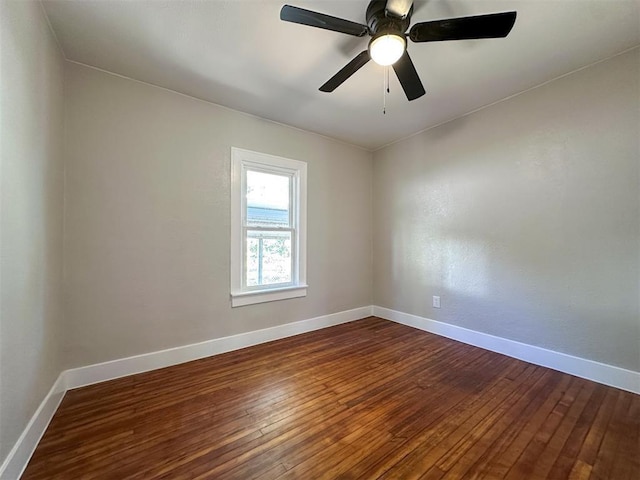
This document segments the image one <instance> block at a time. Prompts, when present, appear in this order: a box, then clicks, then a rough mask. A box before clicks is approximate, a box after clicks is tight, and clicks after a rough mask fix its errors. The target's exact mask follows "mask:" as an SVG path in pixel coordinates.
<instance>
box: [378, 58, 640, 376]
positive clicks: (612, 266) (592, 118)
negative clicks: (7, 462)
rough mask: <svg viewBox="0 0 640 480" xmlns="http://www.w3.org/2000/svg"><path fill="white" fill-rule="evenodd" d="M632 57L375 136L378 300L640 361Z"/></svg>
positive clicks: (609, 359)
mask: <svg viewBox="0 0 640 480" xmlns="http://www.w3.org/2000/svg"><path fill="white" fill-rule="evenodd" d="M639 57H640V50H639V49H635V50H633V51H631V52H629V53H626V54H623V55H620V56H617V57H615V58H613V59H610V60H608V61H605V62H602V63H600V64H597V65H595V66H592V67H589V68H586V69H584V70H581V71H579V72H576V73H574V74H572V75H569V76H567V77H564V78H561V79H558V80H556V81H554V82H551V83H548V84H546V85H544V86H541V87H539V88H537V89H534V90H531V91H529V92H526V93H524V94H522V95H519V96H517V97H515V98H512V99H510V100H506V101H504V102H502V103H499V104H496V105H494V106H491V107H488V108H486V109H484V110H481V111H478V112H476V113H474V114H471V115H468V116H466V117H464V118H460V119H458V120H455V121H452V122H450V123H448V124H445V125H442V126H440V127H437V128H433V129H431V130H428V131H426V132H423V133H422V134H420V135H417V136H414V137H412V138H409V139H406V140H404V141H401V142H399V143H397V144H395V145H392V146H389V147H387V148H385V149H383V150H380V151H377V152H375V154H374V188H373V191H374V235H373V239H374V262H373V263H374V293H373V296H374V302H375V303H376V304H378V305H381V306H384V307H388V308H393V309H397V310H400V311H403V312H407V313H412V314H416V315H420V316H424V317H428V318H432V319H434V320H440V321H443V322H447V323H451V324H455V325H459V326H462V327H466V328H470V329H473V330H478V331H481V332H486V333H489V334H492V335H497V336H500V337H504V338H508V339H513V340H518V341H521V342H524V343H528V344H531V345H537V346H541V347H545V348H549V349H552V350H556V351H559V352H565V353H568V354H572V355H576V356H579V357H584V358H588V359H592V360H596V361H600V362H604V363H608V364H611V365H617V366H620V367H625V368H628V369H632V370H636V371H639V370H640V341H639V339H640V313H639V307H638V303H639V297H640V287H639V278H638V276H639V272H640V224H639V223H640V197H639V192H640V185H639V181H640V178H639V164H640V145H639V138H640V119H639V116H640V90H639V77H640V75H639V73H640V70H639V67H640V58H639ZM432 295H441V297H442V308H441V309H434V308H432V306H431V305H432V298H431V297H432Z"/></svg>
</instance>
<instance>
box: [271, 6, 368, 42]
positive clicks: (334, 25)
mask: <svg viewBox="0 0 640 480" xmlns="http://www.w3.org/2000/svg"><path fill="white" fill-rule="evenodd" d="M280 20H284V21H285V22H292V23H299V24H301V25H309V26H310V27H317V28H324V29H325V30H332V31H334V32H340V33H346V34H347V35H354V36H356V37H362V36H364V35H366V34H367V33H368V32H369V28H368V27H367V26H366V25H362V24H360V23H356V22H352V21H350V20H344V19H342V18H338V17H332V16H331V15H325V14H324V13H318V12H312V11H311V10H305V9H304V8H298V7H292V6H291V5H285V6H284V7H282V9H281V10H280Z"/></svg>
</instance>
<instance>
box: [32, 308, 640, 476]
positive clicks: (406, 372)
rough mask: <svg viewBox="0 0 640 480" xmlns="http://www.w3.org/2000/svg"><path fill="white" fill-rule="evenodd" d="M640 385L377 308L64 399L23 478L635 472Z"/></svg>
mask: <svg viewBox="0 0 640 480" xmlns="http://www.w3.org/2000/svg"><path fill="white" fill-rule="evenodd" d="M639 431H640V396H638V395H634V394H631V393H628V392H624V391H621V390H617V389H614V388H610V387H605V386H602V385H599V384H596V383H593V382H590V381H587V380H582V379H579V378H576V377H572V376H570V375H566V374H562V373H559V372H556V371H553V370H549V369H546V368H542V367H537V366H534V365H530V364H527V363H525V362H521V361H518V360H515V359H512V358H509V357H505V356H502V355H499V354H496V353H492V352H488V351H485V350H481V349H479V348H475V347H471V346H468V345H464V344H462V343H458V342H455V341H453V340H448V339H445V338H441V337H438V336H435V335H432V334H429V333H425V332H421V331H418V330H414V329H412V328H409V327H405V326H403V325H398V324H395V323H392V322H388V321H385V320H381V319H378V318H374V317H371V318H368V319H364V320H359V321H357V322H352V323H348V324H344V325H340V326H337V327H332V328H328V329H324V330H320V331H317V332H312V333H308V334H304V335H299V336H296V337H291V338H287V339H283V340H279V341H275V342H271V343H268V344H263V345H258V346H255V347H251V348H247V349H243V350H239V351H236V352H231V353H227V354H224V355H219V356H216V357H211V358H208V359H204V360H198V361H195V362H190V363H186V364H182V365H178V366H174V367H170V368H165V369H162V370H156V371H153V372H149V373H144V374H140V375H135V376H131V377H126V378H123V379H118V380H113V381H110V382H105V383H102V384H98V385H93V386H89V387H85V388H81V389H77V390H72V391H70V392H68V393H67V395H66V396H65V398H64V400H63V402H62V405H61V406H60V408H59V410H58V412H57V413H56V415H55V417H54V419H53V421H52V422H51V424H50V426H49V429H48V430H47V432H46V434H45V435H44V437H43V439H42V441H41V442H40V445H39V446H38V448H37V450H36V452H35V454H34V456H33V458H32V460H31V462H30V464H29V466H28V467H27V470H26V472H25V473H24V475H23V479H25V480H30V479H43V478H65V479H66V478H68V479H93V478H100V479H145V480H146V479H160V478H162V479H187V478H189V479H204V478H208V479H213V478H216V479H227V478H236V479H250V478H260V479H275V478H281V479H309V480H312V479H325V478H326V479H334V478H335V479H338V478H339V479H355V478H362V479H376V478H380V479H392V478H402V479H410V478H412V479H462V478H464V479H476V478H478V479H479V478H487V479H502V478H505V479H518V480H520V479H547V478H549V479H565V478H566V479H588V478H591V479H606V478H611V479H616V480H624V479H634V480H636V479H638V478H640V451H639Z"/></svg>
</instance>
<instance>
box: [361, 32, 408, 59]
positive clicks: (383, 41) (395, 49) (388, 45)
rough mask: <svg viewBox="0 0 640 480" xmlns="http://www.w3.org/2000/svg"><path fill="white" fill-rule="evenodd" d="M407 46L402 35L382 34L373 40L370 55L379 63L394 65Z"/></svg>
mask: <svg viewBox="0 0 640 480" xmlns="http://www.w3.org/2000/svg"><path fill="white" fill-rule="evenodd" d="M405 47H406V41H405V39H404V37H401V36H400V35H394V34H387V35H380V36H379V37H377V38H374V39H373V40H372V41H371V44H370V45H369V55H371V58H372V59H373V61H374V62H376V63H377V64H378V65H382V66H387V65H393V64H394V63H396V62H397V61H398V59H399V58H400V57H401V56H402V54H403V53H404V49H405Z"/></svg>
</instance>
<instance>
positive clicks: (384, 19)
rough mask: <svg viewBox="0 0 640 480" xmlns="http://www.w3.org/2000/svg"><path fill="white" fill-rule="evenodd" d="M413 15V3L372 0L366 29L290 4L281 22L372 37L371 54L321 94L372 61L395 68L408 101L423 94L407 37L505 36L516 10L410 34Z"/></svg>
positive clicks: (427, 25)
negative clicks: (410, 55)
mask: <svg viewBox="0 0 640 480" xmlns="http://www.w3.org/2000/svg"><path fill="white" fill-rule="evenodd" d="M412 13H413V1H412V0H372V1H371V2H370V3H369V6H368V7H367V12H366V17H365V18H366V20H367V24H366V25H362V24H360V23H357V22H352V21H350V20H344V19H342V18H337V17H332V16H331V15H325V14H323V13H318V12H313V11H311V10H306V9H304V8H299V7H293V6H291V5H285V6H283V7H282V10H280V20H284V21H285V22H292V23H299V24H301V25H309V26H311V27H317V28H324V29H326V30H332V31H334V32H340V33H346V34H347V35H354V36H356V37H363V36H365V35H367V34H369V35H370V36H371V40H370V41H369V47H368V48H367V50H364V51H362V52H360V53H359V54H358V55H357V56H356V57H355V58H354V59H353V60H351V61H350V62H349V63H347V65H345V66H344V67H343V68H342V69H341V70H340V71H339V72H338V73H336V74H335V75H334V76H333V77H331V78H330V79H329V80H328V81H327V82H326V83H325V84H324V85H322V86H321V87H320V91H322V92H333V91H334V90H335V89H336V88H338V87H339V86H340V85H341V84H342V83H343V82H344V81H345V80H347V79H348V78H349V77H350V76H351V75H353V74H354V73H355V72H357V71H358V70H359V69H360V68H362V67H363V66H364V65H365V64H366V63H367V62H368V61H369V60H371V59H373V61H375V62H376V63H378V64H380V65H383V66H386V65H391V66H392V67H393V70H394V71H395V72H396V75H397V77H398V80H399V81H400V84H401V85H402V89H403V90H404V93H405V94H406V95H407V99H408V100H415V99H416V98H419V97H421V96H422V95H424V93H425V91H424V87H423V86H422V82H421V81H420V77H419V76H418V72H417V71H416V68H415V67H414V65H413V62H412V61H411V58H410V57H409V53H408V52H407V37H409V38H410V39H411V41H413V42H415V43H422V42H441V41H445V40H469V39H478V38H503V37H506V36H507V35H508V34H509V32H510V31H511V28H513V24H514V23H515V21H516V12H502V13H492V14H488V15H478V16H473V17H459V18H448V19H445V20H434V21H431V22H421V23H416V24H414V25H413V27H411V29H410V30H408V31H407V29H408V28H409V25H410V24H411V14H412Z"/></svg>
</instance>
